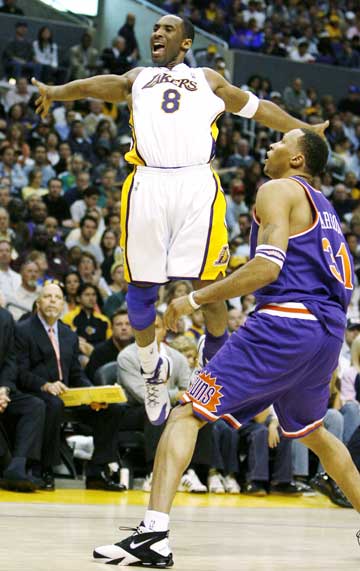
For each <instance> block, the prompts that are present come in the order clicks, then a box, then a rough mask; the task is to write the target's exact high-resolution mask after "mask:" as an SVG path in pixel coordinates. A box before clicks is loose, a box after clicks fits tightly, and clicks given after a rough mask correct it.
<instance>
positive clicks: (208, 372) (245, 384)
mask: <svg viewBox="0 0 360 571" xmlns="http://www.w3.org/2000/svg"><path fill="white" fill-rule="evenodd" d="M327 156H328V149H327V145H326V143H325V141H324V140H323V139H322V138H321V137H320V136H319V135H317V134H315V133H313V132H311V131H310V130H306V129H304V130H302V129H295V130H292V131H290V132H289V133H287V134H286V135H285V136H284V137H283V139H282V140H281V141H279V142H278V143H275V144H273V145H271V147H270V150H269V152H268V155H267V160H266V164H265V173H266V174H267V175H268V176H269V177H270V178H271V179H272V180H271V181H269V182H266V183H265V184H263V185H262V186H261V187H260V189H259V191H258V194H257V198H256V212H255V216H254V222H253V226H252V235H251V258H252V259H251V260H250V261H249V262H248V263H247V264H245V266H243V267H242V268H240V269H239V270H237V271H235V272H234V273H233V274H231V275H230V276H228V277H227V278H225V279H224V280H222V281H220V282H217V283H214V284H211V285H209V286H207V287H205V288H203V289H201V290H199V291H196V292H193V293H191V294H190V296H184V297H181V298H178V299H175V300H174V301H173V302H172V303H171V305H170V307H169V308H168V310H167V312H166V315H165V319H166V322H167V325H168V326H169V327H170V328H172V329H175V328H176V323H177V320H178V318H179V317H180V316H181V315H186V314H190V313H191V312H192V311H193V310H194V309H195V308H199V307H200V306H203V304H207V303H213V302H216V301H220V300H225V299H228V298H229V299H230V298H233V297H236V296H240V295H246V294H249V293H251V292H255V296H256V301H257V306H256V310H255V312H254V313H253V314H252V315H250V316H249V317H248V319H247V321H246V323H245V325H244V326H242V327H240V328H239V329H238V330H237V331H236V332H235V333H233V334H232V335H231V337H230V338H229V340H228V341H227V342H226V343H225V345H224V346H223V347H222V348H221V349H220V350H219V351H218V353H217V354H216V355H215V356H214V357H213V358H212V359H211V360H210V361H209V362H208V363H207V364H206V366H205V367H204V368H203V369H202V370H201V371H200V373H198V375H197V377H196V378H195V380H194V382H193V384H192V385H191V387H190V388H189V389H188V391H187V392H186V393H185V394H184V395H183V397H182V403H183V405H184V406H180V407H177V408H176V409H174V410H173V412H172V413H171V414H170V417H169V420H168V422H167V425H166V428H165V431H164V433H163V435H162V438H161V440H160V443H159V446H158V449H157V454H156V458H155V467H154V476H153V483H152V492H151V498H150V505H149V509H148V511H147V512H146V514H145V517H144V521H143V522H141V524H140V525H139V527H138V528H137V530H136V531H135V533H134V534H133V535H131V536H130V537H128V538H126V539H124V540H123V541H120V542H119V543H117V544H115V545H107V546H103V547H99V548H97V549H96V550H95V551H94V557H95V558H97V559H98V560H99V561H100V560H103V561H104V562H106V563H113V564H118V565H130V564H134V565H149V564H152V565H154V566H159V567H170V566H171V565H173V559H172V554H171V551H170V548H169V544H168V533H169V531H168V525H169V515H168V514H169V511H170V508H171V504H172V501H173V498H174V496H175V493H176V489H177V486H178V483H179V481H180V477H181V474H182V473H183V471H184V470H185V469H186V467H187V466H188V464H189V462H190V459H191V456H192V453H193V450H194V445H195V441H196V437H197V433H198V430H199V429H200V428H201V427H202V426H203V425H204V424H205V422H207V421H210V422H213V421H216V420H217V419H219V418H222V419H223V420H225V421H227V422H228V423H229V424H230V425H231V426H233V427H235V428H238V427H239V426H241V424H243V423H246V422H248V421H249V420H250V419H252V418H253V417H254V416H255V415H256V414H258V413H260V412H261V411H263V410H264V409H266V408H267V407H268V406H269V405H271V404H273V405H274V408H275V410H276V413H277V415H278V418H279V422H280V426H281V428H282V431H283V433H284V435H285V436H287V437H289V438H299V439H300V440H301V441H302V442H303V443H304V444H305V445H306V446H308V447H309V448H310V449H311V450H312V451H313V452H315V454H317V455H318V457H319V458H320V460H321V463H322V465H323V466H324V469H325V470H326V472H327V473H328V474H329V475H330V476H331V477H332V478H333V479H334V480H335V481H336V482H337V484H338V485H339V486H340V487H341V488H342V490H343V491H344V493H345V494H346V496H347V497H348V499H349V500H350V502H351V503H352V505H353V506H354V508H356V509H357V510H358V511H360V475H359V473H358V471H357V469H356V468H355V466H354V464H353V462H352V460H351V457H350V454H349V453H348V451H347V449H346V448H345V446H344V445H343V444H342V443H341V442H340V441H339V440H337V439H336V438H335V437H334V436H333V435H332V434H330V433H329V432H328V431H327V430H326V429H325V428H324V427H323V426H322V420H323V418H324V416H325V413H326V410H327V402H328V398H329V381H330V377H331V374H332V372H333V371H334V369H335V368H336V367H337V364H338V358H339V352H340V348H341V345H342V341H343V337H344V331H345V324H346V309H347V306H348V303H349V300H350V297H351V293H352V289H353V265H352V261H351V256H350V254H349V251H348V248H347V245H346V242H345V239H344V236H343V234H342V232H341V229H340V224H339V221H338V218H337V215H336V214H335V211H334V209H333V207H332V206H331V204H330V203H329V202H328V200H327V199H326V198H325V197H324V196H323V195H322V193H321V192H319V191H317V190H315V189H314V188H313V187H312V186H311V180H312V177H313V176H314V175H316V174H318V173H320V172H321V171H322V170H323V168H324V167H325V164H326V161H327Z"/></svg>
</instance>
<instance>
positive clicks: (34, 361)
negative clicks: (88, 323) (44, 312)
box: [15, 315, 91, 392]
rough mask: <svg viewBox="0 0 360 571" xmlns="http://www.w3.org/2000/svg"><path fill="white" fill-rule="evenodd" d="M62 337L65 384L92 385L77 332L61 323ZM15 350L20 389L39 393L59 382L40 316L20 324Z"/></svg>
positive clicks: (53, 356)
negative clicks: (81, 354)
mask: <svg viewBox="0 0 360 571" xmlns="http://www.w3.org/2000/svg"><path fill="white" fill-rule="evenodd" d="M58 334H59V348H60V362H61V369H62V374H63V379H62V382H63V383H64V384H65V385H67V386H68V387H87V386H90V385H91V383H90V382H89V380H88V379H87V378H86V376H85V374H84V373H83V371H82V369H81V366H80V363H79V342H78V337H77V335H76V333H74V332H73V331H71V329H70V328H69V327H67V325H64V324H63V323H62V322H61V321H59V322H58ZM15 348H16V357H17V363H18V371H19V382H18V387H19V388H20V389H23V390H25V391H30V392H37V391H39V390H40V389H41V387H42V386H43V385H44V384H45V383H48V382H52V381H57V380H59V372H58V365H57V360H56V355H55V351H54V348H53V346H52V343H51V341H50V338H49V336H48V334H47V332H46V331H45V328H44V326H43V324H42V323H41V321H40V319H39V318H38V316H37V315H32V316H31V317H29V318H28V319H26V320H24V321H22V322H20V323H17V324H16V328H15Z"/></svg>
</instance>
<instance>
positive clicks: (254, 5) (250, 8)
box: [242, 0, 266, 28]
mask: <svg viewBox="0 0 360 571" xmlns="http://www.w3.org/2000/svg"><path fill="white" fill-rule="evenodd" d="M242 16H243V18H244V22H245V23H246V24H247V23H248V22H249V21H250V20H251V19H254V20H255V22H256V24H257V26H258V27H259V28H262V27H263V26H264V22H265V18H266V15H265V12H264V10H263V2H261V1H258V0H249V2H248V4H247V9H245V10H244V11H243V13H242Z"/></svg>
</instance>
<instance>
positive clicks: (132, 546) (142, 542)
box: [130, 537, 153, 549]
mask: <svg viewBox="0 0 360 571" xmlns="http://www.w3.org/2000/svg"><path fill="white" fill-rule="evenodd" d="M152 540H153V538H152V537H150V539H145V541H140V542H139V543H135V542H134V541H132V542H131V543H130V548H131V549H136V548H137V547H141V546H142V545H144V544H145V543H149V541H152Z"/></svg>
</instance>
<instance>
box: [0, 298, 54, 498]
mask: <svg viewBox="0 0 360 571" xmlns="http://www.w3.org/2000/svg"><path fill="white" fill-rule="evenodd" d="M44 422H45V405H44V403H43V402H42V401H41V400H40V399H37V398H36V397H35V396H30V395H26V394H23V393H21V392H20V391H19V390H18V388H17V366H16V353H15V343H14V322H13V319H12V317H11V315H10V313H9V312H8V311H6V309H3V308H0V424H1V427H2V428H1V427H0V457H1V458H2V462H1V463H2V472H3V475H2V479H1V482H0V485H1V487H3V488H7V489H9V490H18V491H33V490H35V489H36V488H37V487H38V486H39V484H40V482H38V481H36V480H35V479H34V478H32V476H31V474H30V473H29V472H28V469H29V467H30V466H29V465H30V462H31V461H37V460H39V459H40V452H41V444H42V438H43V429H44ZM8 437H10V440H11V441H12V442H13V445H12V446H11V447H10V446H9V441H8ZM10 450H11V451H10Z"/></svg>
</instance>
